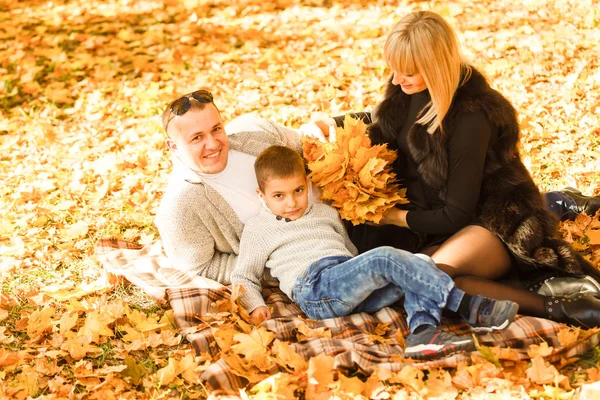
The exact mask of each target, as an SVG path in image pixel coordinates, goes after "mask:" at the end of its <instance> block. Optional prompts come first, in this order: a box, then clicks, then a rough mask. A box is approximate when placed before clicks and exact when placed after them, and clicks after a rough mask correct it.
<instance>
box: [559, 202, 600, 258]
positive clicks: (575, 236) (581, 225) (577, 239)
mask: <svg viewBox="0 0 600 400" xmlns="http://www.w3.org/2000/svg"><path fill="white" fill-rule="evenodd" d="M560 232H561V234H562V236H563V238H564V239H565V241H567V242H568V243H570V244H571V246H573V248H574V249H575V250H577V251H578V252H579V253H580V254H581V255H582V256H583V257H584V258H586V259H587V260H588V261H590V262H591V263H592V264H593V265H594V267H596V268H597V269H599V270H600V211H599V212H597V213H596V215H594V216H593V217H592V216H589V215H587V214H585V213H581V214H579V215H578V216H577V218H575V220H574V221H564V222H561V225H560Z"/></svg>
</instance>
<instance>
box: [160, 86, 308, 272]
mask: <svg viewBox="0 0 600 400" xmlns="http://www.w3.org/2000/svg"><path fill="white" fill-rule="evenodd" d="M162 121H163V127H164V128H165V132H166V134H167V141H166V142H167V146H168V147H169V149H170V150H171V151H172V152H173V153H174V157H173V172H172V174H171V176H170V178H169V183H168V186H167V189H166V191H165V194H164V197H163V199H162V202H161V204H160V207H159V209H158V212H157V215H156V220H155V224H156V226H157V227H158V230H159V233H160V236H161V239H162V242H163V246H164V249H165V252H166V254H167V256H168V258H169V260H170V261H171V263H172V265H173V267H174V268H177V269H181V270H187V271H196V272H197V273H198V274H199V275H202V276H203V277H205V278H209V279H213V280H216V281H218V282H221V283H223V284H229V283H230V275H231V272H232V271H233V269H234V267H235V263H236V261H237V258H238V254H239V244H240V238H241V235H242V228H243V226H244V222H245V221H246V220H247V219H248V218H250V217H252V216H254V215H256V214H258V211H259V210H260V208H261V207H262V205H261V203H260V200H259V198H258V197H257V196H256V188H257V187H258V184H257V182H256V177H255V175H254V167H253V166H254V161H255V159H256V156H257V155H258V154H259V153H260V152H261V151H263V150H264V149H266V148H267V147H269V146H271V145H281V146H287V147H290V148H293V149H294V150H296V151H298V152H300V151H301V142H300V138H301V135H300V134H298V133H297V132H296V131H295V130H293V129H289V128H285V127H283V126H278V125H275V124H273V123H272V122H270V121H268V120H265V119H261V118H256V117H251V116H242V117H240V118H237V119H235V120H234V121H232V123H230V124H229V125H227V127H225V124H224V121H223V119H222V118H221V114H220V112H219V110H218V109H217V107H216V106H215V104H214V102H213V96H212V94H211V93H210V92H208V91H206V90H198V91H195V92H193V93H190V94H186V95H184V96H182V97H180V98H178V99H176V100H174V101H173V102H171V103H170V104H169V106H168V107H167V108H166V110H165V111H164V113H163V118H162ZM313 197H314V196H313Z"/></svg>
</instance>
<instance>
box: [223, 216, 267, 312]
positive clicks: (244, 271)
mask: <svg viewBox="0 0 600 400" xmlns="http://www.w3.org/2000/svg"><path fill="white" fill-rule="evenodd" d="M254 228H255V225H253V224H252V221H249V223H248V224H246V227H245V228H244V233H242V239H241V242H240V256H239V257H238V263H237V265H236V267H235V269H234V270H233V273H232V274H231V283H232V284H233V285H241V286H243V287H244V289H246V291H245V293H244V294H242V297H241V300H242V305H243V306H244V308H245V309H246V310H247V311H248V312H249V313H252V312H253V311H254V310H255V309H257V308H258V307H266V304H265V301H264V299H263V297H262V294H261V291H262V286H261V283H260V282H261V280H262V277H263V274H264V270H265V264H266V263H267V260H268V259H269V255H270V249H269V248H268V247H267V246H266V244H265V243H264V241H263V240H261V237H262V235H261V234H260V232H258V231H257V230H254Z"/></svg>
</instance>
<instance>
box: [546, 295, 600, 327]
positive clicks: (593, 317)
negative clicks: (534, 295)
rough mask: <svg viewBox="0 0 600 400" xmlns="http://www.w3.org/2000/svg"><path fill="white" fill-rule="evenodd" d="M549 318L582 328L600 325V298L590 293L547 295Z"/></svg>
mask: <svg viewBox="0 0 600 400" xmlns="http://www.w3.org/2000/svg"><path fill="white" fill-rule="evenodd" d="M544 301H545V303H544V304H545V305H546V314H547V315H548V317H547V318H548V319H550V320H552V321H556V322H562V323H564V324H568V325H574V326H579V327H582V328H594V327H597V326H600V300H599V299H598V298H596V297H594V296H593V295H592V294H590V293H580V294H577V295H575V296H571V297H556V296H552V297H545V298H544Z"/></svg>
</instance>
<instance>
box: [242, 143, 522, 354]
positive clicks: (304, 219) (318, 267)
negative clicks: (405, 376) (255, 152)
mask: <svg viewBox="0 0 600 400" xmlns="http://www.w3.org/2000/svg"><path fill="white" fill-rule="evenodd" d="M254 170H255V173H256V178H257V182H258V186H259V188H258V189H257V190H256V192H257V194H258V196H259V198H260V199H261V201H262V202H263V209H261V211H260V213H259V215H257V216H255V217H253V218H251V219H249V220H248V221H247V222H246V225H245V227H244V231H243V233H242V238H241V242H240V255H239V258H238V263H237V266H236V268H235V270H234V272H233V274H232V278H231V280H232V283H233V284H237V285H242V286H244V288H245V289H246V292H245V293H244V294H243V295H242V304H243V305H244V307H245V308H246V309H247V310H248V311H249V312H250V313H251V314H250V315H251V317H252V319H253V322H254V323H260V322H262V321H263V320H265V319H268V318H270V314H269V311H268V309H267V307H266V305H265V303H264V300H263V298H262V296H261V286H260V280H261V278H262V276H263V271H264V268H265V267H266V268H269V269H270V272H271V275H272V276H273V277H275V278H277V279H279V283H280V288H281V290H282V291H283V292H284V293H286V294H287V295H288V296H289V297H290V298H291V299H292V300H294V301H295V302H296V303H297V304H298V306H299V307H300V308H301V309H302V311H304V312H305V313H306V315H307V316H308V317H309V318H312V319H326V318H333V317H340V316H345V315H348V314H351V313H357V312H375V311H377V310H380V309H381V308H383V307H386V306H388V305H391V304H393V303H395V302H396V301H398V300H399V299H400V298H402V297H404V308H405V309H406V313H407V315H408V325H409V328H410V332H411V333H410V335H409V336H408V337H407V339H406V349H405V351H404V356H405V357H411V358H415V359H429V358H434V357H437V356H441V355H448V354H452V353H455V352H458V351H462V350H471V349H473V348H474V344H473V339H472V338H471V337H470V336H457V335H453V334H451V333H449V332H444V331H441V330H440V329H439V328H438V325H439V322H440V318H441V313H442V309H443V308H444V307H446V308H448V309H449V310H451V311H455V312H458V313H459V315H461V316H462V317H463V318H464V319H465V320H466V321H467V322H468V323H469V324H470V325H471V326H472V327H473V329H474V330H475V331H478V332H481V331H488V332H489V331H497V330H502V329H504V328H506V327H507V326H508V325H509V324H510V323H511V322H512V321H513V319H514V317H515V314H516V312H517V309H518V305H517V304H516V303H513V302H511V301H497V300H492V299H488V298H485V297H482V296H475V297H471V296H469V295H467V294H465V293H464V292H463V291H461V290H460V289H458V288H456V286H455V285H454V282H453V281H452V279H451V278H450V277H449V276H448V275H447V274H446V273H444V272H442V271H441V270H439V269H438V268H437V267H436V265H435V264H434V262H433V261H432V260H431V258H429V257H428V256H426V255H423V254H412V253H409V252H406V251H403V250H398V249H395V248H392V247H379V248H376V249H373V250H370V251H368V252H366V253H363V254H360V255H358V256H357V255H356V253H357V251H356V248H355V247H354V245H353V244H352V242H351V241H350V239H349V238H348V235H347V233H346V231H345V229H344V225H343V224H342V221H341V219H340V216H339V214H338V213H337V211H336V210H335V209H333V208H332V207H330V206H328V205H325V204H317V203H314V204H311V203H309V201H308V193H307V185H308V181H307V177H306V170H305V166H304V161H303V160H302V158H301V157H300V155H299V154H298V153H297V152H295V151H294V150H292V149H289V148H287V147H283V146H271V147H269V148H267V149H266V150H265V151H263V152H262V153H261V154H260V155H259V156H258V158H257V159H256V162H255V163H254Z"/></svg>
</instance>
